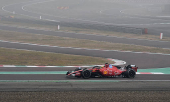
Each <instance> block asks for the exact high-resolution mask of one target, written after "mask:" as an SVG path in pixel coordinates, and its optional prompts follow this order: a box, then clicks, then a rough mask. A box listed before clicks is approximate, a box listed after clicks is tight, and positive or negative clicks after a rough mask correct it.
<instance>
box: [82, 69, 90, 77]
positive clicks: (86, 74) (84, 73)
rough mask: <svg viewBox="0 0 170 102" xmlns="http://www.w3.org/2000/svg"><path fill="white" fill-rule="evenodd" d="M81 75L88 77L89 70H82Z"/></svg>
mask: <svg viewBox="0 0 170 102" xmlns="http://www.w3.org/2000/svg"><path fill="white" fill-rule="evenodd" d="M83 76H84V77H85V78H88V77H90V71H88V70H86V71H84V72H83Z"/></svg>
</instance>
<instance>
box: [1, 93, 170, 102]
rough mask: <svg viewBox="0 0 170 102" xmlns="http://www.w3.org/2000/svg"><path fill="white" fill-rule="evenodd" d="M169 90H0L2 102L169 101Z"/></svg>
mask: <svg viewBox="0 0 170 102" xmlns="http://www.w3.org/2000/svg"><path fill="white" fill-rule="evenodd" d="M169 97H170V91H56V92H43V91H42V92H0V100H1V101H2V102H23V101H24V102H53V101H55V102H56V101H57V102H95V101H96V102H103V101H105V102H116V101H118V102H133V101H135V102H146V101H147V102H169V101H170V98H169Z"/></svg>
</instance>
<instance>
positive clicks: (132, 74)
mask: <svg viewBox="0 0 170 102" xmlns="http://www.w3.org/2000/svg"><path fill="white" fill-rule="evenodd" d="M135 76H136V71H134V70H133V69H129V70H127V77H128V78H134V77H135Z"/></svg>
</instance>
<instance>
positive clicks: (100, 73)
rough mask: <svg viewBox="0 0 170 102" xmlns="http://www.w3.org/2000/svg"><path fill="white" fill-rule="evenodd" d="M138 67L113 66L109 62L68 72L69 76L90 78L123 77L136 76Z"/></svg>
mask: <svg viewBox="0 0 170 102" xmlns="http://www.w3.org/2000/svg"><path fill="white" fill-rule="evenodd" d="M137 69H138V67H136V65H128V66H125V67H120V66H113V65H109V64H108V63H106V64H105V66H103V67H100V66H94V67H93V68H90V69H87V68H84V69H81V68H80V67H79V68H76V69H75V70H74V71H68V72H67V73H66V76H67V77H77V78H81V77H82V78H84V79H88V78H91V77H102V78H103V77H123V78H134V77H135V75H136V72H137Z"/></svg>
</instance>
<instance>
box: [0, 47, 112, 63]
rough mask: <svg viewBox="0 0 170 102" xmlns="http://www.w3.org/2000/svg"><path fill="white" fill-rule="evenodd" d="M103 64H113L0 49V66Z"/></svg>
mask: <svg viewBox="0 0 170 102" xmlns="http://www.w3.org/2000/svg"><path fill="white" fill-rule="evenodd" d="M105 62H108V63H114V62H113V61H109V60H107V59H105V58H100V57H89V56H80V55H69V54H59V53H45V52H36V51H24V50H15V49H6V48H0V65H37V66H38V65H39V66H42V65H44V66H46V65H47V66H48V65H49V66H65V65H95V64H104V63H105Z"/></svg>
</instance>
